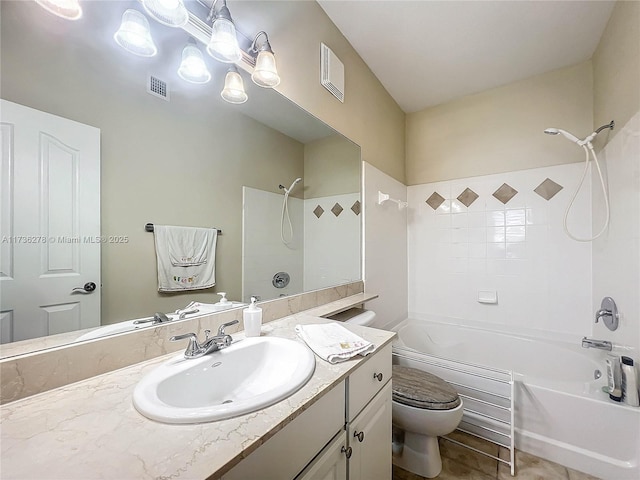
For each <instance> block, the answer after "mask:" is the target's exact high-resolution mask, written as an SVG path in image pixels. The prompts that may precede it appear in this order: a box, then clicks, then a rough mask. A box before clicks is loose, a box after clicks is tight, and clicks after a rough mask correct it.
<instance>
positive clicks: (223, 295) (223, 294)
mask: <svg viewBox="0 0 640 480" xmlns="http://www.w3.org/2000/svg"><path fill="white" fill-rule="evenodd" d="M218 295H220V297H221V298H220V300H219V301H218V305H220V306H223V305H225V306H227V305H229V304H230V303H231V302H230V301H229V300H227V292H218Z"/></svg>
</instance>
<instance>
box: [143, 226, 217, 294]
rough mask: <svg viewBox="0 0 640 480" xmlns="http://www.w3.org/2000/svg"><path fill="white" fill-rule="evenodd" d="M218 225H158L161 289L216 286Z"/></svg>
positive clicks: (157, 250)
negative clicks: (199, 226) (204, 226)
mask: <svg viewBox="0 0 640 480" xmlns="http://www.w3.org/2000/svg"><path fill="white" fill-rule="evenodd" d="M217 238H218V231H217V229H213V228H197V227H176V226H168V225H155V227H154V239H155V245H156V257H157V260H158V291H159V292H173V291H180V290H201V289H204V288H210V287H213V286H214V285H215V284H216V279H215V264H216V260H215V255H216V242H217Z"/></svg>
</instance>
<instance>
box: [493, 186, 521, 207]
mask: <svg viewBox="0 0 640 480" xmlns="http://www.w3.org/2000/svg"><path fill="white" fill-rule="evenodd" d="M517 194H518V191H517V190H516V189H515V188H513V187H512V186H511V185H508V184H506V183H503V184H502V185H501V186H500V188H498V189H497V190H496V191H495V192H493V196H494V197H496V198H497V199H498V200H500V201H501V202H502V203H504V204H505V205H506V204H507V203H508V202H509V200H511V199H512V198H513V197H515V196H516V195H517Z"/></svg>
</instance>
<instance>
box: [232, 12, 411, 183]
mask: <svg viewBox="0 0 640 480" xmlns="http://www.w3.org/2000/svg"><path fill="white" fill-rule="evenodd" d="M229 8H230V9H231V12H232V14H233V18H234V20H235V21H236V22H237V23H238V25H239V28H240V29H241V30H243V31H247V32H249V31H257V30H260V29H264V30H266V31H267V32H268V33H269V38H270V40H271V45H272V47H273V49H274V52H275V54H276V57H277V62H278V71H279V72H280V74H281V77H282V83H281V84H280V86H279V87H278V88H277V89H278V90H279V91H280V92H282V93H283V94H284V95H286V96H287V97H288V98H290V99H291V100H293V101H294V102H296V103H298V104H299V105H300V106H302V107H303V108H305V109H306V110H308V111H309V112H311V113H312V114H313V115H315V116H317V117H318V118H320V119H321V120H323V121H324V122H326V123H327V124H329V125H331V126H332V127H333V128H335V129H336V130H338V131H339V132H340V133H342V134H343V135H345V136H347V137H349V138H350V139H351V140H353V141H354V142H355V143H357V144H358V145H360V146H361V147H362V159H363V160H366V161H367V162H369V163H370V164H371V165H373V166H375V167H376V168H378V169H380V170H382V171H383V172H385V173H387V174H388V175H390V176H392V177H393V178H395V179H397V180H399V181H402V182H404V176H405V170H404V157H405V152H404V148H405V145H404V128H405V124H404V117H405V114H404V112H403V111H402V110H401V109H400V107H398V105H397V104H396V103H395V101H394V100H393V99H392V98H391V96H390V95H389V94H388V93H387V91H386V90H385V89H384V87H383V86H382V84H381V83H380V82H379V81H378V79H377V78H376V77H375V76H374V75H373V73H372V72H371V70H369V67H368V66H367V65H366V64H365V63H364V61H363V60H362V59H361V58H360V56H359V55H358V54H357V53H356V52H355V50H354V49H353V47H351V45H350V44H349V43H348V41H347V40H346V39H345V38H344V36H343V35H342V34H341V33H340V31H339V30H338V29H337V28H336V26H335V25H334V24H333V22H331V20H329V18H328V17H327V16H326V14H325V13H324V11H323V10H322V9H321V8H320V6H319V5H318V4H317V3H316V2H313V1H236V2H233V4H230V5H229ZM320 42H324V43H325V44H326V45H328V46H329V48H331V49H332V50H333V51H334V53H335V54H336V55H337V56H338V57H339V58H340V60H341V61H342V62H343V63H344V66H345V83H346V85H345V102H344V104H343V103H340V102H339V101H338V100H337V99H336V98H335V97H333V96H332V95H331V94H330V93H329V92H328V91H327V90H326V89H325V88H324V87H322V86H321V85H320Z"/></svg>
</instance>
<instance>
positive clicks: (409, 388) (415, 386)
mask: <svg viewBox="0 0 640 480" xmlns="http://www.w3.org/2000/svg"><path fill="white" fill-rule="evenodd" d="M391 381H392V385H393V400H394V401H396V402H398V403H402V404H404V405H409V406H410V407H417V408H423V409H426V410H451V409H453V408H456V407H457V406H459V405H460V397H458V393H457V392H456V391H455V390H454V389H453V387H452V386H451V385H449V384H448V383H447V382H445V381H444V380H442V379H441V378H439V377H436V376H435V375H432V374H431V373H428V372H423V371H422V370H418V369H416V368H410V367H402V366H400V365H394V366H393V376H392V378H391Z"/></svg>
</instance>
